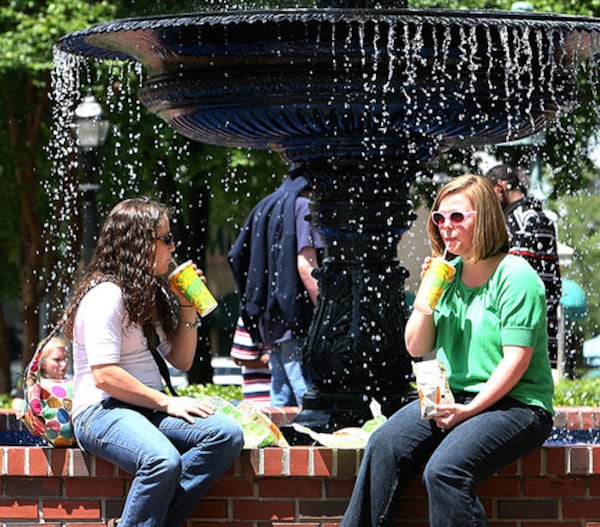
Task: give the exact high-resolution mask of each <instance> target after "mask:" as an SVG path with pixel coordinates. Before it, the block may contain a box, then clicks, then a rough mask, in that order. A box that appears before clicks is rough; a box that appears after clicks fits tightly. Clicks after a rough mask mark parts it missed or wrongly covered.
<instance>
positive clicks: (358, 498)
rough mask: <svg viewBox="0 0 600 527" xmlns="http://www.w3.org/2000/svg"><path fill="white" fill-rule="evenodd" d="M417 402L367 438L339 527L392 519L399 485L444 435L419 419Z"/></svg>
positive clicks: (366, 526)
mask: <svg viewBox="0 0 600 527" xmlns="http://www.w3.org/2000/svg"><path fill="white" fill-rule="evenodd" d="M419 405H420V403H419V401H418V400H417V401H413V402H411V403H409V404H407V405H406V406H404V407H403V408H401V409H400V410H398V411H397V412H396V413H395V414H394V415H393V416H392V417H390V418H389V419H388V420H387V421H386V422H385V423H384V424H383V425H382V426H381V427H380V428H378V429H377V430H376V431H375V432H374V433H373V435H372V436H371V438H370V439H369V443H368V444H367V447H366V449H365V453H364V456H363V460H362V463H361V465H360V470H359V473H358V477H357V479H356V483H355V485H354V490H353V492H352V497H351V498H350V503H349V505H348V509H347V510H346V513H345V515H344V518H343V519H342V523H341V527H375V526H386V525H391V523H392V522H393V520H394V516H395V514H396V507H397V502H398V498H399V495H400V490H401V488H402V486H403V485H405V484H406V483H408V482H409V481H410V480H411V479H413V478H414V477H415V476H416V475H417V474H418V473H419V470H420V469H421V467H422V466H423V463H424V462H425V460H426V459H427V458H428V457H429V456H430V455H431V452H433V450H434V449H435V448H436V446H437V445H438V444H439V442H440V441H441V440H442V439H443V437H444V436H443V433H442V432H441V431H440V430H439V429H438V428H437V427H436V426H435V424H434V423H433V422H432V421H429V420H422V419H421V414H420V408H419ZM463 527H464V526H463Z"/></svg>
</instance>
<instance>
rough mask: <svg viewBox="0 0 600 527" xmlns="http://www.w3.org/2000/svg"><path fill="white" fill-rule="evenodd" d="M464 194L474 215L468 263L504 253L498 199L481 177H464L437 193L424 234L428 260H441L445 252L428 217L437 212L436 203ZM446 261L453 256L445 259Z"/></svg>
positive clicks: (505, 243) (505, 245)
mask: <svg viewBox="0 0 600 527" xmlns="http://www.w3.org/2000/svg"><path fill="white" fill-rule="evenodd" d="M459 192H460V193H462V194H464V195H465V196H466V197H467V198H468V199H469V201H470V202H471V204H472V205H473V208H474V209H475V210H476V211H477V216H476V220H475V230H474V232H473V250H472V253H471V254H472V256H471V260H472V261H473V262H476V261H478V260H485V259H486V258H489V257H491V256H495V255H496V254H499V253H502V252H508V231H507V229H506V221H505V219H504V214H503V212H502V208H501V207H500V202H499V201H498V197H497V196H496V193H495V192H494V187H493V186H492V184H491V183H490V182H489V181H488V180H487V179H486V178H484V177H482V176H476V175H474V174H465V175H463V176H458V177H456V178H454V179H453V180H452V181H450V182H449V183H447V184H446V185H444V186H443V187H442V188H441V189H440V191H439V192H438V195H437V197H436V198H435V202H434V203H433V206H432V207H431V213H430V214H429V221H428V222H427V233H428V234H429V239H430V240H431V246H432V256H442V254H443V253H444V249H445V244H444V240H443V239H442V235H441V234H440V230H439V229H438V227H437V226H436V225H434V224H433V222H432V221H431V214H432V213H433V212H435V211H436V210H438V208H439V206H440V202H441V201H442V200H443V199H444V198H445V197H446V196H448V195H450V194H456V193H459ZM447 256H448V257H450V258H453V257H455V256H456V255H454V254H449V255H447Z"/></svg>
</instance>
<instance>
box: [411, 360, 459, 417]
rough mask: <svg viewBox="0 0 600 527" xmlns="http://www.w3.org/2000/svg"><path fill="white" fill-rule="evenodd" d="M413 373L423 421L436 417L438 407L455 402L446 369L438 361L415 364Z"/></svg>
mask: <svg viewBox="0 0 600 527" xmlns="http://www.w3.org/2000/svg"><path fill="white" fill-rule="evenodd" d="M413 372H414V374H415V378H416V381H417V392H418V394H419V401H420V402H421V419H431V418H432V417H435V416H436V415H437V410H436V408H435V407H436V405H438V404H442V403H453V402H454V396H453V395H452V391H451V390H450V386H449V384H448V376H447V375H446V368H445V367H444V365H443V364H442V363H441V362H440V361H439V360H438V359H432V360H424V361H420V362H414V363H413Z"/></svg>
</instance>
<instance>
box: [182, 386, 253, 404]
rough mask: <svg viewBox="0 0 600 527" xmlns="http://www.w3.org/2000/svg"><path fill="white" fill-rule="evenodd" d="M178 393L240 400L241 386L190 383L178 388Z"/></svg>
mask: <svg viewBox="0 0 600 527" xmlns="http://www.w3.org/2000/svg"><path fill="white" fill-rule="evenodd" d="M177 393H179V395H188V396H190V397H202V396H203V395H210V396H212V395H217V396H219V397H221V398H222V399H225V400H226V401H241V400H242V387H241V386H238V385H235V384H227V385H221V384H190V385H189V386H186V387H184V388H178V389H177Z"/></svg>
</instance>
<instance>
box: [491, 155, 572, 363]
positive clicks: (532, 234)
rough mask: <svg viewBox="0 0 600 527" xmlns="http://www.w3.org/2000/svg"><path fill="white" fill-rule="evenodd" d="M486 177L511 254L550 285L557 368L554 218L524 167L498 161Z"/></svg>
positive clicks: (558, 285)
mask: <svg viewBox="0 0 600 527" xmlns="http://www.w3.org/2000/svg"><path fill="white" fill-rule="evenodd" d="M486 177H487V178H488V179H489V180H490V182H491V183H492V185H494V190H495V191H496V195H497V196H498V199H499V200H500V205H502V210H503V211H504V216H505V218H506V225H507V227H508V236H509V240H510V251H509V252H510V254H516V255H518V256H522V257H523V258H525V259H526V260H527V261H528V262H529V264H530V265H531V266H532V267H533V268H534V269H535V270H536V272H537V274H538V275H539V277H540V278H541V279H542V281H543V282H544V286H545V287H546V303H547V308H548V312H547V317H548V353H549V356H550V364H551V365H552V368H556V367H557V359H558V305H559V302H560V297H561V291H562V282H561V278H560V268H559V262H558V250H557V243H556V229H555V228H554V224H553V223H552V220H551V219H550V218H548V216H546V214H544V211H543V210H542V203H541V201H539V200H537V199H535V198H533V197H530V196H527V187H528V181H527V178H526V176H525V174H524V173H523V172H522V171H520V170H515V169H513V168H512V167H510V166H508V165H497V166H495V167H493V168H491V169H490V170H489V171H488V173H487V174H486Z"/></svg>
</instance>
